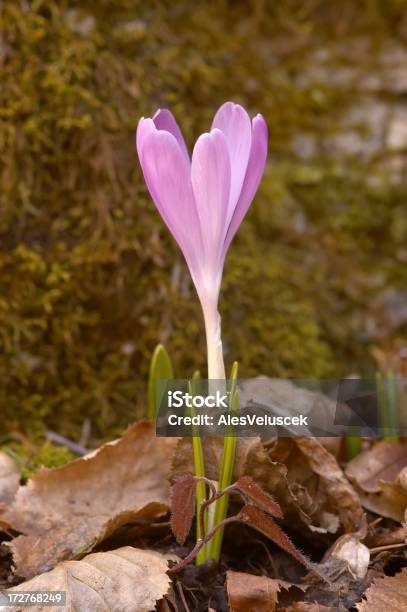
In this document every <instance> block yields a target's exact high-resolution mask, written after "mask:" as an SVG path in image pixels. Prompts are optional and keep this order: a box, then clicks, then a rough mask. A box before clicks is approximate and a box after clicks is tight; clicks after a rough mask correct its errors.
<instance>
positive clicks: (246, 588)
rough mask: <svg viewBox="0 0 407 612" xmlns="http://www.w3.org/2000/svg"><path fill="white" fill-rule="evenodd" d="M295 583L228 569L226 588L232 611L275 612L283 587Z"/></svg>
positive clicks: (288, 586)
mask: <svg viewBox="0 0 407 612" xmlns="http://www.w3.org/2000/svg"><path fill="white" fill-rule="evenodd" d="M292 586H293V585H292V584H291V583H289V582H284V581H283V580H274V579H272V578H268V577H267V576H254V575H253V574H246V573H243V572H232V571H228V572H227V574H226V590H227V594H228V601H229V607H230V612H273V611H274V610H275V609H276V605H277V602H278V593H279V591H280V590H281V589H282V588H285V589H289V588H290V587H292Z"/></svg>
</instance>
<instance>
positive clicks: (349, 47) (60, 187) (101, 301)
mask: <svg viewBox="0 0 407 612" xmlns="http://www.w3.org/2000/svg"><path fill="white" fill-rule="evenodd" d="M1 20H2V27H1V30H2V35H1V41H0V62H1V72H2V76H1V88H2V96H1V101H0V121H1V132H0V143H1V144H0V149H1V150H0V155H1V205H0V377H1V386H0V417H1V418H0V435H1V436H3V437H2V438H1V440H2V441H3V442H4V441H6V440H7V437H10V436H14V439H15V440H17V441H18V440H19V441H20V442H21V440H22V441H23V442H24V443H25V444H27V440H28V443H29V441H30V440H33V439H36V437H38V436H41V433H42V432H43V431H44V430H45V429H53V430H55V431H57V432H59V433H61V434H63V435H65V436H69V437H71V438H72V439H75V440H78V439H79V437H80V436H81V432H82V433H83V426H84V422H85V421H86V423H87V424H88V425H87V426H88V430H89V428H90V432H91V433H90V434H88V438H89V435H90V439H91V440H96V441H100V440H103V439H108V438H111V437H112V436H113V435H116V433H117V432H119V431H120V430H121V429H122V428H123V427H125V426H126V425H127V424H128V423H129V422H132V421H134V420H135V419H136V418H139V417H141V416H142V415H143V414H144V413H145V410H146V394H147V373H148V367H149V361H150V357H151V353H152V351H153V349H154V347H155V345H156V344H157V343H158V342H163V343H164V344H165V345H166V347H167V348H168V351H169V353H170V354H171V357H172V359H173V361H174V364H175V367H176V375H177V376H178V377H187V376H189V375H190V374H191V373H192V372H193V370H194V369H195V368H201V370H202V371H205V341H204V331H203V323H202V316H201V313H200V307H199V304H198V300H197V298H196V295H195V291H194V288H193V286H192V283H191V280H190V278H189V274H188V271H187V269H186V266H185V264H184V262H183V259H182V257H181V255H180V252H179V250H178V248H177V246H176V244H175V243H174V241H173V240H172V238H171V237H170V235H169V233H168V231H167V229H166V228H165V226H164V224H163V222H162V221H161V219H160V217H159V215H158V213H157V211H156V210H155V207H154V205H153V203H152V202H151V200H150V197H149V195H148V193H147V191H146V188H145V185H144V182H143V179H142V176H141V172H140V169H139V165H138V160H137V158H136V154H135V147H134V132H135V127H136V125H137V121H138V119H139V117H140V116H142V115H144V116H151V115H152V114H153V113H154V112H155V111H156V109H157V108H159V107H168V108H170V109H171V110H172V111H173V113H174V114H175V116H176V118H177V119H178V121H179V123H180V125H181V128H182V130H183V132H184V134H185V138H186V141H187V143H188V145H189V147H190V149H192V146H193V143H194V141H195V139H196V138H197V136H198V135H199V134H200V133H201V132H203V131H206V130H208V129H209V127H210V124H211V121H212V117H213V115H214V113H215V111H216V109H217V108H218V107H219V106H220V105H221V104H222V103H223V102H224V101H226V100H233V101H235V102H239V103H241V104H243V105H244V106H245V107H246V108H247V109H248V110H249V112H250V113H251V114H255V113H257V112H261V113H262V114H263V115H264V117H265V118H266V121H267V123H268V127H269V132H270V145H269V158H268V165H267V169H266V173H265V176H264V179H263V181H262V183H261V186H260V189H259V192H258V195H257V196H256V198H255V201H254V203H253V205H252V207H251V210H250V212H249V214H248V216H247V218H246V220H245V221H244V223H243V225H242V226H241V228H240V230H239V232H238V235H237V237H236V238H235V240H234V242H233V244H232V248H231V250H230V252H229V255H228V258H227V261H226V268H225V275H224V282H223V286H222V287H223V291H222V297H221V304H220V310H221V314H222V316H223V335H224V341H225V348H226V360H227V363H228V364H231V362H232V360H235V359H236V360H238V361H239V362H240V364H241V370H240V374H241V376H242V377H249V376H254V375H257V374H267V375H272V376H284V377H314V376H315V377H338V376H346V375H347V374H351V373H352V374H354V373H360V374H365V375H369V374H371V373H374V371H375V369H376V368H377V367H378V366H380V367H390V366H391V367H393V368H395V369H396V370H397V368H399V367H400V363H401V362H400V357H401V356H402V355H403V349H404V350H405V346H406V344H407V343H406V330H407V173H406V165H407V164H406V162H407V2H406V1H405V0H360V1H359V2H355V1H354V0H342V2H327V1H324V0H302V1H299V0H280V1H279V2H271V1H270V2H267V1H265V0H264V1H260V0H257V1H256V0H250V1H249V0H247V1H243V0H241V1H237V0H236V1H232V0H229V1H228V2H227V1H222V0H218V1H216V2H211V3H208V2H205V1H204V0H194V2H190V1H187V0H179V1H177V2H171V1H169V0H168V1H164V0H160V1H151V2H145V1H141V0H98V2H94V1H92V2H91V1H86V0H83V1H76V2H75V1H63V0H3V3H2V15H1Z"/></svg>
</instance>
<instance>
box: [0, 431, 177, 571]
mask: <svg viewBox="0 0 407 612" xmlns="http://www.w3.org/2000/svg"><path fill="white" fill-rule="evenodd" d="M175 444H176V439H174V438H157V437H156V436H155V429H154V425H153V424H152V423H150V422H143V423H138V424H136V425H134V426H132V427H130V428H129V429H128V430H127V432H126V433H125V434H124V435H123V437H122V438H120V439H119V440H116V441H114V442H110V443H108V444H105V445H104V446H102V447H101V448H100V449H98V450H97V451H95V452H94V453H91V454H90V455H87V456H86V457H83V458H81V459H77V460H75V461H72V462H71V463H68V464H67V465H65V466H63V467H60V468H56V469H51V470H47V469H42V470H40V471H39V472H37V473H36V474H35V475H34V477H33V478H32V479H31V480H30V481H29V482H28V484H27V485H26V486H21V487H20V489H19V490H18V492H17V495H16V498H15V501H14V504H13V505H12V506H11V508H10V509H9V510H8V512H7V513H6V514H5V517H4V519H5V520H6V521H7V522H8V523H10V524H11V525H12V526H13V528H14V529H15V530H17V531H20V532H21V533H23V534H24V535H20V536H19V537H17V538H16V539H14V540H13V541H12V542H11V543H10V544H9V546H10V548H11V551H12V553H13V561H14V564H15V566H16V573H17V574H18V575H20V576H23V577H25V578H30V577H32V576H34V575H35V574H38V573H42V572H44V571H48V570H50V569H51V568H52V567H54V565H55V564H56V563H57V562H58V561H61V560H64V559H75V558H79V557H81V556H83V555H84V554H85V553H87V552H89V551H90V550H92V548H93V547H94V546H95V544H97V543H98V542H100V541H102V540H103V539H104V538H106V537H107V536H109V535H110V534H112V533H113V532H114V531H115V530H116V529H117V528H118V527H120V526H122V525H124V524H125V523H128V522H129V521H134V520H136V519H147V518H149V519H152V518H154V517H156V516H158V515H160V514H162V513H163V512H166V511H167V509H168V505H169V484H168V481H167V478H168V472H169V466H170V464H171V456H172V453H173V449H174V445H175Z"/></svg>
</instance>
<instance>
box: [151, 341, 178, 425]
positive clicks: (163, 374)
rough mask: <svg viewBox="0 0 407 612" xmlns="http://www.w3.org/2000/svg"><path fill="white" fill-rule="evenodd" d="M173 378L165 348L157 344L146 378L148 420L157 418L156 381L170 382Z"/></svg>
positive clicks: (170, 363)
mask: <svg viewBox="0 0 407 612" xmlns="http://www.w3.org/2000/svg"><path fill="white" fill-rule="evenodd" d="M172 378H174V370H173V367H172V362H171V359H170V356H169V355H168V353H167V351H166V349H165V347H164V346H163V345H162V344H158V345H157V346H156V348H155V350H154V353H153V356H152V358H151V363H150V375H149V378H148V418H149V419H152V420H154V419H155V418H156V416H157V410H158V403H157V397H156V386H157V381H158V380H170V379H172Z"/></svg>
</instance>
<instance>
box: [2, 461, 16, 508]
mask: <svg viewBox="0 0 407 612" xmlns="http://www.w3.org/2000/svg"><path fill="white" fill-rule="evenodd" d="M20 477H21V473H20V470H19V469H18V467H17V465H16V463H15V461H13V459H12V458H11V457H10V456H9V455H7V454H6V453H0V512H1V511H2V509H4V508H6V507H7V506H8V505H9V504H10V503H11V502H12V501H13V498H14V495H15V494H16V492H17V489H18V486H19V484H20Z"/></svg>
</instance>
